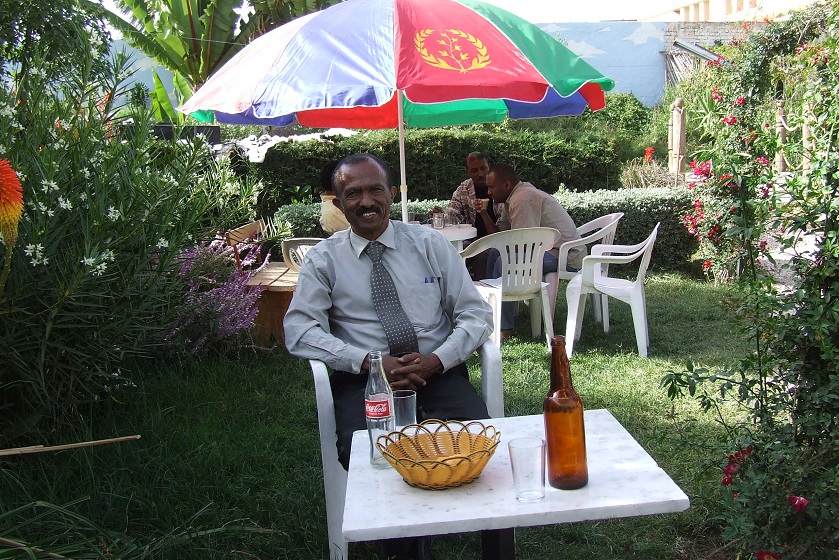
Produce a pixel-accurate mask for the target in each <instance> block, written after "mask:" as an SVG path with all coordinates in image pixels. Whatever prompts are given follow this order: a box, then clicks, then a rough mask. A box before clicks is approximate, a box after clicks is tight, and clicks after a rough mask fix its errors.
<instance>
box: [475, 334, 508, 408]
mask: <svg viewBox="0 0 839 560" xmlns="http://www.w3.org/2000/svg"><path fill="white" fill-rule="evenodd" d="M478 355H479V356H480V358H481V393H482V394H483V398H484V402H485V403H486V405H487V410H488V411H489V415H490V417H492V418H503V417H504V378H503V376H502V374H501V350H500V349H499V348H498V346H497V345H496V344H495V343H494V342H492V341H491V340H487V341H486V342H484V343H483V344H481V346H479V347H478Z"/></svg>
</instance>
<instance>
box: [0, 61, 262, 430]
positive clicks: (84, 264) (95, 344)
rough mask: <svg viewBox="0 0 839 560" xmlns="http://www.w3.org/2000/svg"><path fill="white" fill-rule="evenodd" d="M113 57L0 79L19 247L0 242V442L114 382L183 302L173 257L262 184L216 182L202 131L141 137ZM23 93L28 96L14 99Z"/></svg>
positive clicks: (49, 421) (140, 119)
mask: <svg viewBox="0 0 839 560" xmlns="http://www.w3.org/2000/svg"><path fill="white" fill-rule="evenodd" d="M94 55H96V56H98V55H97V54H96V53H90V52H88V53H87V56H88V57H91V56H94ZM123 64H124V61H121V60H118V59H115V60H112V61H110V62H109V63H108V64H99V63H97V65H93V64H88V65H81V66H80V67H75V66H73V67H70V68H67V69H66V70H65V72H64V73H63V74H62V75H61V76H60V79H51V78H49V77H47V74H46V73H45V72H42V71H40V66H39V64H38V63H37V61H33V63H32V65H31V70H30V71H29V72H28V73H26V74H24V75H18V76H15V77H14V81H13V80H11V79H8V80H6V81H4V82H3V83H2V87H0V154H2V156H0V157H4V158H8V160H9V163H10V165H11V168H13V169H14V170H15V171H16V172H17V174H18V176H19V178H20V181H21V183H22V187H23V203H24V206H23V215H22V218H21V220H20V223H19V230H18V231H19V235H18V239H17V242H16V244H14V245H13V246H12V244H11V240H8V239H7V240H5V241H4V244H5V245H6V248H7V251H6V254H5V255H6V256H5V257H3V266H7V267H8V269H9V271H10V274H9V277H8V281H7V283H6V285H5V292H4V294H3V296H2V301H0V356H3V359H2V361H3V365H2V367H0V403H3V405H2V406H0V442H6V441H7V440H9V439H11V438H13V437H15V436H16V435H19V434H20V433H23V432H25V431H26V430H28V429H29V428H31V427H33V426H36V425H38V423H39V422H42V423H43V425H45V426H47V427H55V426H57V425H59V424H60V423H61V421H62V420H66V419H68V418H69V417H71V416H72V415H74V414H76V413H77V412H78V409H79V406H80V405H82V404H84V403H90V402H93V401H96V400H98V399H100V397H102V396H103V395H105V394H106V391H107V390H108V389H109V388H111V387H113V386H115V385H116V384H120V385H124V381H125V378H127V377H128V376H129V375H130V373H131V366H132V360H133V359H135V358H138V357H147V356H152V355H153V354H154V353H155V352H156V351H158V349H159V348H160V345H161V344H162V342H163V336H164V333H165V329H166V327H167V325H168V324H169V323H170V321H171V314H172V313H173V311H175V310H177V309H178V307H179V305H181V303H182V302H180V301H179V299H178V298H179V295H180V294H181V293H183V292H182V290H181V289H180V285H179V283H180V281H179V279H178V276H177V274H174V273H173V271H174V270H175V269H174V264H175V258H176V255H177V254H178V253H179V252H180V251H181V250H182V249H184V248H186V247H190V246H192V245H194V244H196V243H197V242H198V241H199V240H201V239H212V238H213V237H214V236H215V231H216V228H225V227H227V226H228V224H233V223H236V222H238V221H240V220H242V219H244V216H245V214H248V216H247V217H248V219H252V218H251V216H250V214H252V212H253V204H254V202H255V197H256V194H257V190H258V185H256V184H255V183H248V184H246V185H243V186H242V185H239V186H236V185H233V183H232V182H231V183H230V184H227V183H225V182H224V181H225V178H231V176H230V174H229V173H228V171H226V170H225V169H224V167H223V164H221V167H216V164H215V163H214V162H213V160H212V158H211V157H210V149H209V147H208V146H207V144H206V142H203V141H201V140H200V139H194V140H192V141H181V142H170V143H169V144H167V145H166V150H165V152H163V151H161V150H160V147H161V146H162V145H163V144H161V143H160V142H149V140H148V132H149V130H148V129H149V126H150V124H149V119H148V115H147V114H145V113H142V112H137V111H136V109H135V111H134V112H130V111H129V112H127V113H126V112H123V111H122V110H121V109H120V108H119V107H118V106H117V102H118V100H122V99H128V96H127V95H125V94H126V93H127V92H125V91H124V88H123V86H122V79H123V78H124V77H125V76H126V69H125V67H124V65H123ZM21 91H27V92H29V97H28V98H27V99H26V100H25V101H21V102H20V103H19V97H18V93H19V92H21ZM122 114H125V115H126V116H130V117H131V118H132V119H133V132H132V133H131V134H123V133H122V132H121V131H122V130H124V127H123V126H122V120H121V117H118V116H117V115H122ZM22 118H25V119H26V125H25V126H24V125H23V121H22V120H21V119H22ZM164 153H165V157H158V156H162V155H163V154H164ZM216 181H219V183H217V182H216ZM231 181H232V179H231ZM228 205H229V208H230V209H232V210H230V212H229V213H227V210H226V209H223V207H225V206H228Z"/></svg>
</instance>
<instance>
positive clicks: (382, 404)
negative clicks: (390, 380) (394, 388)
mask: <svg viewBox="0 0 839 560" xmlns="http://www.w3.org/2000/svg"><path fill="white" fill-rule="evenodd" d="M364 411H365V413H366V414H367V418H387V417H388V416H390V402H388V401H368V400H365V401H364Z"/></svg>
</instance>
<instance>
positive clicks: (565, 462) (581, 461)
mask: <svg viewBox="0 0 839 560" xmlns="http://www.w3.org/2000/svg"><path fill="white" fill-rule="evenodd" d="M544 413H545V440H546V441H547V446H548V482H549V483H550V485H551V486H553V487H554V488H559V489H561V490H574V489H575V488H582V487H583V486H585V485H586V484H588V465H587V464H586V432H585V426H584V425H583V401H582V399H580V395H578V394H577V391H575V390H574V387H573V386H572V385H571V367H570V365H569V364H568V355H567V354H566V353H565V337H563V336H555V337H553V338H552V339H551V388H550V389H549V390H548V396H547V397H545V403H544Z"/></svg>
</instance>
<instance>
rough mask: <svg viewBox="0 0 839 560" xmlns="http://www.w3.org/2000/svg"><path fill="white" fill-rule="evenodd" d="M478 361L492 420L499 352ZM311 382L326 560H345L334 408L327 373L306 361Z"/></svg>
mask: <svg viewBox="0 0 839 560" xmlns="http://www.w3.org/2000/svg"><path fill="white" fill-rule="evenodd" d="M478 355H479V357H480V360H481V396H482V398H483V399H484V402H485V403H486V405H487V410H488V411H489V415H490V417H492V418H502V417H503V416H504V382H503V378H502V376H501V351H500V350H499V348H498V346H497V345H496V344H494V343H493V342H492V341H489V340H488V341H486V342H484V343H483V344H482V345H481V346H480V347H479V348H478ZM309 365H310V366H311V368H312V376H313V377H314V382H315V398H316V400H317V407H318V430H319V432H320V453H321V460H322V463H323V464H322V467H323V488H324V493H325V497H326V523H327V532H328V534H329V558H330V560H347V559H348V558H349V556H348V553H347V541H346V540H344V536H343V533H342V531H341V526H342V525H343V522H344V499H345V495H346V493H347V471H345V470H344V467H342V466H341V464H340V463H339V462H338V449H337V447H336V442H337V439H336V437H337V436H336V435H335V405H334V401H333V399H332V388H331V387H330V385H329V372H328V371H327V369H326V365H325V364H324V363H323V362H321V361H318V360H309Z"/></svg>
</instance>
